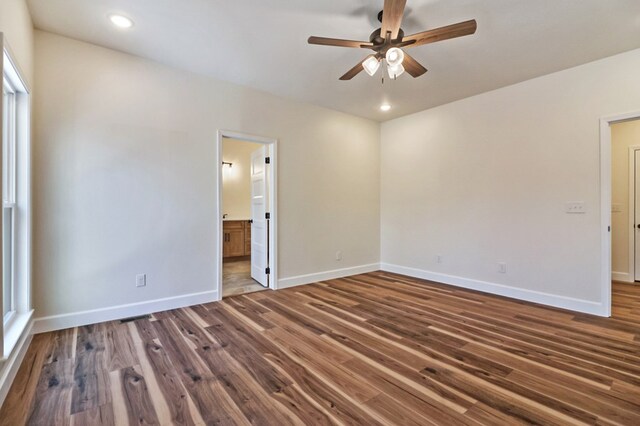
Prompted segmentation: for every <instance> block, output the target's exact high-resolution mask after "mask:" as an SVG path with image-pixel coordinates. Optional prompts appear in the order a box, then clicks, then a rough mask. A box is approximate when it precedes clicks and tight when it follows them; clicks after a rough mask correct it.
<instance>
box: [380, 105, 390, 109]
mask: <svg viewBox="0 0 640 426" xmlns="http://www.w3.org/2000/svg"><path fill="white" fill-rule="evenodd" d="M390 109H391V105H389V104H382V105H380V111H389V110H390Z"/></svg>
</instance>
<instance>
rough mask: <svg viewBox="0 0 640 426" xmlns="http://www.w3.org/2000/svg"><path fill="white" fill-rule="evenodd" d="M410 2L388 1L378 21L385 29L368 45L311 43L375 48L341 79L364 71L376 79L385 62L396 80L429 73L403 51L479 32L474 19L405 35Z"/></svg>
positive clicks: (326, 40) (328, 41)
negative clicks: (403, 29)
mask: <svg viewBox="0 0 640 426" xmlns="http://www.w3.org/2000/svg"><path fill="white" fill-rule="evenodd" d="M406 3H407V0H384V9H383V10H382V11H381V12H380V13H379V14H378V20H379V21H380V22H381V23H382V27H381V28H378V29H377V30H375V31H374V32H373V33H371V35H370V36H369V41H368V42H366V41H355V40H342V39H337V38H326V37H315V36H311V37H309V40H308V42H309V44H318V45H322V46H338V47H353V48H357V49H371V50H373V51H374V52H375V53H373V54H371V55H369V56H367V57H366V58H365V59H364V61H362V62H360V63H358V65H356V66H355V67H353V68H351V69H350V70H349V71H347V72H346V73H345V74H344V75H343V76H342V77H340V80H351V79H352V78H353V77H355V76H356V75H358V74H359V73H360V71H362V70H365V71H366V72H367V74H369V75H371V76H373V75H374V74H375V73H376V72H377V71H378V68H380V64H381V63H382V61H383V60H384V61H386V63H387V72H388V73H389V77H390V78H394V79H395V78H397V77H399V76H400V75H401V74H403V73H404V72H405V71H406V72H407V73H408V74H410V75H411V76H412V77H414V78H416V77H420V76H421V75H422V74H424V73H426V72H427V69H426V68H425V67H423V66H422V65H421V64H420V63H419V62H418V61H416V60H415V59H414V58H413V57H411V56H410V55H409V54H408V53H406V52H404V51H403V50H402V49H403V48H405V49H408V48H410V47H417V46H422V45H423V44H428V43H435V42H437V41H442V40H448V39H451V38H456V37H462V36H466V35H470V34H473V33H475V32H476V28H477V23H476V21H475V19H472V20H470V21H464V22H459V23H457V24H453V25H447V26H446V27H440V28H436V29H433V30H428V31H423V32H421V33H417V34H413V35H410V36H405V35H404V31H402V29H401V28H400V25H401V24H402V17H403V15H404V8H405V5H406Z"/></svg>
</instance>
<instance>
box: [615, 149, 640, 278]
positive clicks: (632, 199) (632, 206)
mask: <svg viewBox="0 0 640 426" xmlns="http://www.w3.org/2000/svg"><path fill="white" fill-rule="evenodd" d="M636 151H640V145H632V146H629V209H628V210H629V211H628V212H627V214H628V216H629V221H628V222H629V225H628V226H629V227H628V228H627V229H628V232H629V249H628V250H629V267H628V269H629V277H628V280H627V281H626V282H629V283H633V282H635V279H636V244H635V242H636V229H635V224H636V196H635V195H636V179H635V177H636V176H635V174H636ZM612 173H613V172H612ZM612 278H613V272H612Z"/></svg>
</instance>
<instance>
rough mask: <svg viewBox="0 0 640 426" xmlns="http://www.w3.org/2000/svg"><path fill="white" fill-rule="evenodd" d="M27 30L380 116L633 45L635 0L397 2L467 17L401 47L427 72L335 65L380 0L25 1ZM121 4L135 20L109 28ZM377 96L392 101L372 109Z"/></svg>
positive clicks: (415, 23)
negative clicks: (439, 34)
mask: <svg viewBox="0 0 640 426" xmlns="http://www.w3.org/2000/svg"><path fill="white" fill-rule="evenodd" d="M28 4H29V7H30V10H31V13H32V16H33V21H34V24H35V26H36V28H38V29H42V30H45V31H51V32H54V33H58V34H62V35H65V36H69V37H72V38H75V39H79V40H83V41H87V42H91V43H95V44H98V45H101V46H105V47H109V48H113V49H117V50H120V51H123V52H128V53H131V54H134V55H138V56H141V57H145V58H149V59H153V60H156V61H158V62H161V63H164V64H168V65H171V66H175V67H179V68H183V69H187V70H191V71H194V72H197V73H201V74H207V75H210V76H212V77H215V78H218V79H222V80H227V81H231V82H234V83H237V84H241V85H244V86H250V87H253V88H256V89H260V90H264V91H267V92H270V93H274V94H276V95H279V96H282V97H286V98H290V99H296V100H299V101H303V102H309V103H313V104H317V105H321V106H325V107H328V108H332V109H336V110H340V111H344V112H347V113H351V114H355V115H359V116H362V117H367V118H371V119H374V120H380V121H382V120H387V119H391V118H395V117H399V116H402V115H406V114H410V113H413V112H417V111H420V110H423V109H426V108H430V107H433V106H436V105H441V104H444V103H447V102H451V101H454V100H457V99H461V98H465V97H468V96H471V95H474V94H478V93H482V92H486V91H488V90H492V89H495V88H498V87H502V86H506V85H509V84H513V83H516V82H519V81H523V80H527V79H530V78H532V77H536V76H540V75H544V74H548V73H550V72H553V71H558V70H561V69H565V68H569V67H572V66H575V65H579V64H583V63H586V62H590V61H593V60H596V59H599V58H603V57H606V56H611V55H614V54H616V53H620V52H624V51H627V50H631V49H635V48H639V47H640V1H639V0H408V1H407V10H406V11H405V20H404V23H403V25H402V28H403V29H404V31H405V33H406V34H412V33H415V32H420V31H423V30H427V29H432V28H435V27H439V26H443V25H448V24H452V23H456V22H459V21H464V20H467V19H472V18H475V19H476V20H477V21H478V31H477V32H476V34H475V35H472V36H467V37H463V38H459V39H454V40H448V41H443V42H439V43H435V44H430V45H426V46H421V47H417V48H415V49H411V50H410V53H411V54H412V55H413V56H414V57H415V58H416V59H417V60H419V61H420V62H422V63H423V65H424V66H425V67H427V68H428V69H429V72H428V73H427V74H425V75H423V76H422V77H420V78H418V79H413V78H411V77H410V76H408V75H403V76H401V77H400V78H399V79H398V80H397V81H387V80H385V83H384V85H382V84H381V80H380V71H379V72H378V74H377V77H376V78H372V77H369V76H368V75H366V74H365V73H364V72H363V73H360V75H358V76H356V77H355V78H354V79H353V80H351V81H348V82H343V81H338V77H340V76H341V75H342V74H343V73H344V72H346V71H347V70H348V69H350V68H351V67H353V66H354V65H355V64H356V63H357V62H359V61H361V60H362V59H363V58H364V57H365V55H367V54H368V53H369V52H370V51H368V50H358V49H345V48H338V47H325V46H310V45H308V44H307V38H308V37H309V36H310V35H318V36H325V37H335V38H347V39H360V40H368V37H369V34H370V33H371V32H372V31H373V30H374V28H378V27H379V23H378V21H377V19H376V15H377V13H378V11H379V10H380V9H382V4H383V0H322V1H320V0H316V1H311V0H135V1H131V0H101V1H97V0H96V1H88V0H28ZM114 12H120V13H123V14H125V15H127V16H130V17H131V18H133V19H134V21H135V26H134V28H133V29H131V30H129V31H121V30H116V29H115V28H113V27H112V26H111V24H110V23H109V22H108V19H107V15H109V14H110V13H114ZM383 100H384V101H388V102H389V103H391V104H392V106H393V109H392V110H391V111H389V112H386V113H383V112H381V111H379V109H378V107H379V105H380V104H381V103H382V101H383Z"/></svg>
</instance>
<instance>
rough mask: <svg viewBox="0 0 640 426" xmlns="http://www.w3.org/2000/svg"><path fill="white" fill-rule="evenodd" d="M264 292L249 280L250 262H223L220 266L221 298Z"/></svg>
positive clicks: (262, 288)
mask: <svg viewBox="0 0 640 426" xmlns="http://www.w3.org/2000/svg"><path fill="white" fill-rule="evenodd" d="M262 290H266V288H265V287H263V286H262V285H260V283H258V282H257V281H256V280H254V279H253V278H251V260H250V259H249V260H232V261H225V262H224V263H223V265H222V297H229V296H238V295H240V294H247V293H253V292H255V291H262Z"/></svg>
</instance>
